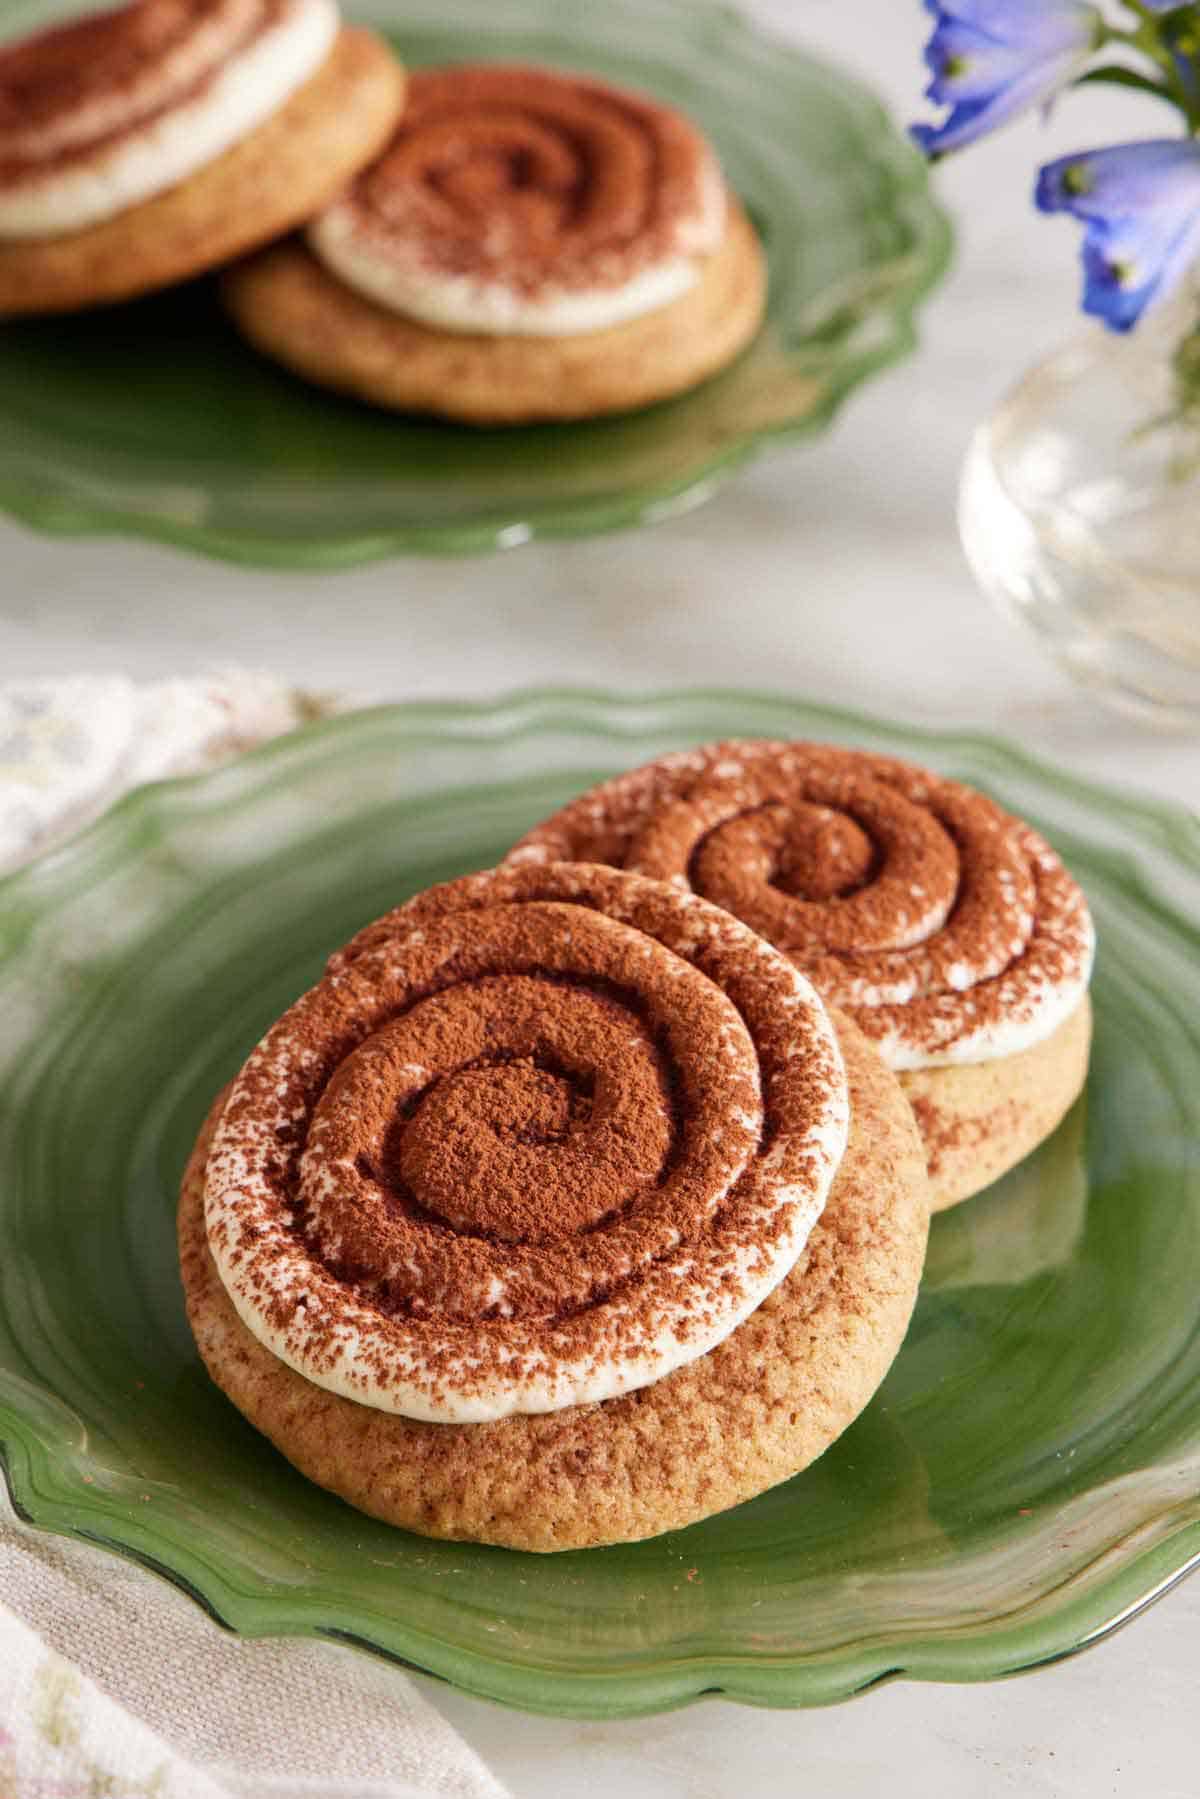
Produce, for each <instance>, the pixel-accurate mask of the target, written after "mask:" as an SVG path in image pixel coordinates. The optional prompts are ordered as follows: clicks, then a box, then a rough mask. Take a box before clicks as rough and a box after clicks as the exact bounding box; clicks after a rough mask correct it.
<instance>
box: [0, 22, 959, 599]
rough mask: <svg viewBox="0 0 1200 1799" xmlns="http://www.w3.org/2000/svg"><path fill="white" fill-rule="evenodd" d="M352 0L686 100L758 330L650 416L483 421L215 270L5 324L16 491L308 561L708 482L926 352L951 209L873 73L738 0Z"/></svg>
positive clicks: (415, 35)
mask: <svg viewBox="0 0 1200 1799" xmlns="http://www.w3.org/2000/svg"><path fill="white" fill-rule="evenodd" d="M43 3H44V0H43ZM352 10H354V11H355V12H356V14H357V16H359V17H361V18H364V19H367V20H370V21H373V22H375V23H378V24H380V25H382V26H383V27H384V28H386V29H387V31H388V32H389V34H390V35H391V37H392V38H393V39H394V41H395V43H396V45H397V48H398V49H399V50H400V51H401V53H402V54H403V56H404V57H405V59H406V60H407V61H408V62H410V63H412V64H414V65H415V64H418V63H431V62H443V61H449V60H461V59H462V58H463V57H464V56H468V55H469V56H472V57H481V58H482V57H487V58H504V57H509V58H512V57H517V58H524V59H527V60H528V59H534V60H541V61H544V62H550V63H558V64H564V65H568V66H575V67H578V68H586V69H592V70H595V71H597V72H598V73H600V74H601V75H604V76H608V77H611V78H613V79H616V80H618V81H624V82H629V83H635V84H640V85H642V86H645V87H647V88H649V89H651V90H653V91H654V92H656V93H659V94H661V95H663V96H665V97H666V98H667V99H670V100H674V101H677V102H678V103H679V104H680V105H682V106H684V107H685V108H687V109H688V111H690V112H691V113H693V114H694V115H695V117H696V118H697V119H698V120H699V121H700V122H701V123H702V124H703V125H704V126H705V127H706V128H707V129H708V131H709V132H710V133H711V135H712V137H713V138H714V140H715V142H716V144H717V146H718V148H719V150H720V153H721V155H722V158H723V159H724V162H725V166H726V169H727V171H728V173H729V177H730V180H731V181H732V183H733V185H734V186H735V187H736V188H737V190H738V192H739V193H740V194H741V195H742V196H743V197H744V198H745V200H746V203H747V205H748V206H749V208H750V211H751V213H752V215H753V217H754V219H755V222H756V224H757V225H758V227H759V230H760V232H761V233H762V235H763V238H764V241H765V243H766V246H767V251H768V255H769V258H770V269H771V278H770V298H769V311H768V318H767V321H766V324H765V326H764V328H763V331H762V332H761V334H760V336H759V338H758V340H757V342H756V343H755V344H754V345H752V347H751V348H750V350H749V351H748V352H747V353H746V355H745V356H744V357H742V359H741V360H740V361H739V362H738V363H737V364H736V365H735V366H734V367H733V368H731V369H729V370H727V371H726V372H725V373H724V374H723V375H721V376H719V377H718V378H717V379H716V380H714V381H711V382H709V383H707V384H706V385H705V386H704V387H703V388H701V389H699V390H697V391H696V392H695V393H693V394H691V395H688V396H686V397H685V398H683V399H681V400H677V401H673V402H672V403H670V404H668V405H662V406H657V407H654V408H652V409H651V410H650V411H648V412H643V413H639V414H634V415H630V416H628V417H625V418H620V419H609V420H604V421H597V422H593V423H590V424H582V425H569V426H568V425H559V426H548V427H538V428H536V429H525V430H520V431H469V430H465V429H463V428H460V427H456V426H451V425H444V424H438V423H430V422H421V421H417V420H407V419H399V418H395V417H391V416H389V415H387V414H384V413H375V412H372V411H371V410H370V409H369V408H367V407H363V406H357V405H355V404H353V403H352V402H350V401H343V400H339V399H337V398H334V397H332V396H330V395H327V394H323V393H320V392H318V391H317V390H316V389H315V388H308V387H305V386H304V385H303V384H302V383H301V382H299V381H298V380H295V379H293V378H292V377H291V376H289V375H287V374H285V373H283V372H282V371H281V370H279V369H276V368H274V367H273V366H271V365H270V364H269V363H267V362H265V361H263V360H261V359H260V358H258V357H257V356H256V355H255V354H254V353H253V352H252V351H251V350H249V349H248V348H247V347H245V346H244V345H243V344H242V343H241V342H240V341H239V340H238V338H237V337H236V336H235V335H234V333H233V330H232V328H231V327H230V326H229V325H228V324H227V323H226V322H225V320H224V319H223V318H222V316H221V313H220V311H219V310H218V307H217V304H216V302H215V299H214V297H213V294H212V291H211V289H210V288H209V287H208V286H206V285H200V286H196V287H191V288H187V289H183V290H180V291H178V292H176V293H174V294H170V295H167V296H163V297H161V298H158V299H155V300H151V301H146V302H144V303H142V304H140V305H137V306H130V307H126V308H124V309H120V310H116V311H112V312H109V313H107V314H105V315H103V316H95V315H93V316H91V317H87V316H84V317H80V318H75V319H68V320H59V321H35V322H32V323H16V324H14V323H10V324H7V325H0V506H3V507H6V508H7V509H8V510H9V511H10V512H11V513H13V514H15V515H16V516H17V517H18V518H20V519H22V520H24V521H25V522H26V523H28V524H32V525H36V526H39V527H41V528H42V529H43V530H47V531H55V532H63V533H75V532H89V531H107V532H124V533H127V534H130V535H134V536H141V537H148V538H153V539H159V540H162V541H165V542H168V543H173V544H179V545H183V546H186V547H187V548H190V549H194V550H202V551H205V552H207V553H208V554H210V555H214V556H221V557H226V558H228V559H229V560H231V561H236V562H244V563H251V564H257V565H261V566H276V567H291V568H333V567H342V566H346V565H349V564H353V563H360V562H366V561H369V560H371V559H372V558H375V557H381V556H390V555H394V554H397V553H399V552H402V551H422V552H430V551H466V550H486V549H497V548H503V547H508V546H511V545H514V544H518V543H523V542H526V541H527V540H529V539H530V538H533V537H543V536H573V535H577V534H582V533H587V532H593V531H600V530H605V529H609V528H612V527H616V526H627V525H634V524H639V523H642V522H646V521H649V520H653V519H656V518H660V517H662V516H664V515H665V514H667V513H670V512H673V511H675V510H677V509H680V508H682V507H686V506H692V505H695V504H698V503H699V502H700V501H701V500H703V499H705V498H706V497H707V496H708V494H709V493H711V492H712V490H713V488H714V487H715V486H716V484H717V482H718V480H719V479H720V478H722V477H723V476H725V475H727V474H728V473H729V472H730V471H731V470H733V469H735V468H736V467H737V466H738V465H739V464H740V463H742V462H744V461H745V460H746V458H747V457H748V456H750V455H752V454H753V453H754V452H755V451H756V450H758V449H759V448H761V447H762V446H763V445H765V444H767V443H769V442H771V441H772V440H774V439H776V438H779V437H795V436H797V435H802V434H806V433H811V432H814V431H816V430H818V429H819V428H820V427H821V426H822V425H824V424H825V423H827V422H828V420H829V419H830V418H831V417H832V416H833V413H834V412H835V410H836V409H837V407H838V405H839V404H840V402H841V401H842V399H844V397H845V396H846V395H847V394H848V393H849V392H850V390H851V389H852V388H853V387H855V386H856V385H857V384H858V383H859V382H860V381H862V380H863V379H864V378H865V377H866V376H868V375H870V374H872V373H873V372H874V371H875V370H877V369H881V368H883V367H885V366H886V365H887V364H889V363H891V362H892V361H894V360H895V359H896V358H897V357H899V356H900V355H902V354H903V353H904V352H906V351H907V350H909V349H911V347H912V345H913V342H914V336H913V314H914V311H915V309H916V307H917V304H918V302H919V301H920V299H921V297H922V296H923V295H924V294H925V293H926V291H927V290H928V289H929V288H930V287H931V286H932V284H933V283H934V282H935V281H936V279H937V278H938V276H939V275H940V274H941V272H942V270H943V269H944V267H945V264H946V261H947V256H948V249H949V233H948V228H947V226H946V223H945V220H944V218H943V216H942V215H941V213H940V212H939V211H938V210H937V208H936V207H935V205H934V203H933V201H932V199H931V198H930V195H929V190H928V186H927V182H926V176H925V170H924V166H923V164H922V161H921V159H920V158H919V157H918V156H917V155H916V153H915V152H914V151H913V150H912V149H911V148H910V147H909V146H908V145H907V144H906V143H905V142H904V141H903V140H902V139H901V137H900V136H899V135H898V134H897V133H896V132H895V130H894V129H893V128H892V126H891V125H890V123H889V122H888V120H887V119H886V117H885V116H884V114H883V112H882V111H881V109H880V108H879V106H878V104H877V103H876V102H875V101H874V100H873V99H872V98H871V97H870V96H869V95H868V94H867V93H866V92H865V91H864V90H863V89H861V88H860V87H858V86H857V85H856V84H855V83H854V82H852V81H851V80H850V79H849V78H848V77H846V76H844V75H842V74H841V73H839V72H837V71H835V70H833V69H830V68H828V67H827V66H825V65H824V64H822V63H818V62H815V61H813V60H812V59H811V58H809V57H807V56H805V55H804V54H803V53H802V52H800V51H799V50H797V49H795V48H793V47H791V46H789V45H786V44H784V43H781V42H777V41H775V40H772V39H770V38H767V37H763V36H761V35H758V34H756V33H755V32H754V31H752V29H751V28H750V26H749V25H747V24H745V23H744V22H743V21H741V20H740V19H739V18H738V16H737V15H736V14H735V13H734V12H732V11H730V10H728V9H727V8H726V7H724V6H723V5H719V4H715V3H714V0H605V4H603V5H596V6H591V7H579V6H572V7H570V8H563V7H561V5H560V4H559V3H558V0H365V3H364V4H360V5H358V6H356V7H354V8H353V9H352ZM568 11H569V13H570V20H569V25H568V22H567V21H566V19H565V18H564V13H565V12H568Z"/></svg>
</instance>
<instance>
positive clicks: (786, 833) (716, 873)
mask: <svg viewBox="0 0 1200 1799" xmlns="http://www.w3.org/2000/svg"><path fill="white" fill-rule="evenodd" d="M564 858H571V859H578V860H580V861H585V862H586V861H592V860H605V861H608V862H611V863H613V864H614V865H616V866H620V867H627V868H631V869H636V870H638V871H640V872H641V873H644V874H649V875H653V876H655V877H656V878H658V879H661V880H669V881H672V882H673V883H674V884H675V885H677V886H679V887H681V888H684V889H690V890H691V891H694V892H696V893H699V894H702V895H703V896H704V897H705V898H707V899H710V900H712V901H714V902H715V903H716V904H718V905H720V906H723V907H724V908H725V909H726V910H727V911H729V912H730V913H732V914H733V915H734V916H735V917H737V918H740V919H742V920H744V921H745V922H746V923H748V924H750V925H751V926H752V927H753V928H754V929H755V930H757V931H758V932H760V933H761V934H762V935H763V936H765V937H766V938H768V940H769V941H770V942H772V943H773V944H775V945H776V947H777V948H779V949H780V950H782V951H783V952H784V953H785V954H786V955H789V956H790V957H792V959H793V960H794V961H795V962H796V963H797V965H798V966H799V967H801V968H803V969H804V971H805V972H806V973H807V974H808V975H809V976H810V977H811V978H812V980H813V981H814V982H815V983H816V985H817V986H818V988H819V989H820V991H821V992H822V994H823V995H824V996H825V997H826V998H827V999H828V1000H830V1001H831V1002H832V1003H833V1004H836V1005H838V1006H841V1007H842V1008H843V1009H844V1010H846V1011H847V1012H849V1014H850V1015H851V1016H852V1017H853V1018H854V1021H855V1023H856V1024H857V1025H858V1026H859V1028H860V1029H861V1030H863V1031H864V1032H866V1034H867V1035H868V1036H869V1037H871V1038H872V1039H874V1040H875V1042H876V1043H877V1044H879V1045H880V1047H881V1049H882V1051H883V1053H884V1055H885V1056H886V1057H887V1058H888V1059H889V1060H894V1061H895V1064H896V1065H897V1066H914V1065H916V1066H919V1065H922V1064H923V1063H925V1062H927V1061H933V1062H937V1061H945V1060H951V1059H955V1058H956V1056H957V1055H958V1053H959V1052H960V1051H962V1052H963V1053H964V1054H966V1055H967V1056H970V1055H972V1054H974V1053H975V1052H974V1049H973V1046H975V1045H979V1046H981V1048H980V1052H979V1053H980V1054H986V1053H987V1045H988V1043H989V1042H990V1041H993V1040H994V1041H1002V1040H1003V1036H1004V1033H1005V1032H1008V1033H1009V1034H1011V1032H1012V1031H1013V1029H1014V1028H1021V1027H1029V1028H1031V1029H1032V1030H1033V1031H1034V1033H1035V1035H1036V1033H1037V1031H1038V1030H1039V1029H1040V1028H1041V1027H1039V1026H1038V1025H1037V1023H1036V1021H1037V1019H1038V1018H1039V1017H1040V1016H1044V1017H1045V1019H1046V1025H1045V1028H1044V1030H1042V1032H1041V1034H1043V1035H1046V1034H1048V1033H1049V1031H1050V1030H1051V1029H1053V1028H1054V1025H1055V1023H1056V1022H1057V1018H1058V1016H1059V1015H1060V1014H1059V1013H1057V1012H1056V1011H1055V1010H1054V1008H1053V1006H1051V1005H1049V1004H1048V1003H1047V1000H1048V997H1049V996H1053V994H1054V993H1055V991H1056V990H1060V989H1067V988H1069V989H1071V990H1072V991H1074V990H1075V989H1076V988H1077V989H1078V990H1079V991H1080V992H1082V989H1083V987H1084V985H1086V980H1087V975H1088V972H1089V969H1090V962H1091V954H1092V946H1093V933H1092V926H1091V920H1090V917H1089V915H1088V910H1087V905H1086V902H1085V900H1084V898H1083V895H1082V893H1081V892H1080V890H1079V888H1078V886H1077V885H1076V883H1075V882H1074V881H1073V880H1072V878H1071V876H1070V875H1069V873H1068V872H1067V870H1066V869H1065V868H1064V867H1063V865H1062V863H1061V862H1060V861H1059V859H1058V857H1057V856H1056V855H1055V854H1054V852H1053V851H1052V850H1051V849H1050V847H1049V845H1048V844H1046V843H1044V842H1043V840H1042V839H1041V838H1040V837H1038V836H1037V834H1036V833H1035V832H1034V831H1032V830H1030V828H1029V827H1028V826H1026V825H1024V824H1022V823H1021V821H1020V820H1018V819H1014V818H1013V817H1011V816H1010V815H1009V814H1008V813H1006V812H1004V811H1003V810H1002V809H1001V808H1000V807H999V806H998V805H996V804H995V802H994V801H992V800H990V799H988V798H987V797H986V796H985V795H984V794H981V793H978V792H976V791H975V790H974V789H972V788H969V787H965V786H963V785H962V784H961V783H958V782H955V781H950V780H946V779H943V778H942V777H940V776H937V775H933V774H930V773H929V772H928V771H926V770H924V769H920V768H917V767H914V766H912V765H910V764H908V763H904V762H900V761H897V760H895V759H893V758H891V757H886V756H877V755H871V754H867V753H865V752H861V751H855V750H844V749H838V748H833V747H831V746H829V745H821V744H807V743H795V744H789V743H776V742H746V743H721V744H715V745H711V746H709V747H707V748H705V749H702V750H696V751H688V752H684V753H682V754H679V755H674V756H666V757H663V758H661V759H660V760H659V761H658V762H656V763H652V764H649V765H648V766H647V767H645V768H642V769H635V770H634V771H633V772H632V773H630V774H628V775H622V776H618V777H617V778H616V779H615V780H612V781H609V782H607V783H605V784H604V785H603V786H601V787H598V788H595V789H593V790H592V791H591V792H590V793H586V794H584V795H582V796H581V797H580V798H579V799H577V800H575V801H573V802H572V803H571V804H570V805H568V806H566V807H565V808H564V809H563V810H562V811H561V812H560V813H558V814H556V816H555V817H553V818H551V819H549V820H548V821H547V822H546V823H545V824H543V825H540V826H538V827H537V828H536V829H535V830H534V831H532V832H530V833H529V835H528V836H527V837H525V838H524V839H523V840H522V841H521V843H519V844H518V845H517V847H516V848H515V850H514V851H513V852H512V853H511V855H510V857H509V861H510V863H513V864H515V865H536V864H537V863H538V862H540V861H557V860H561V859H564ZM993 1053H1002V1052H998V1051H997V1052H993Z"/></svg>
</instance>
